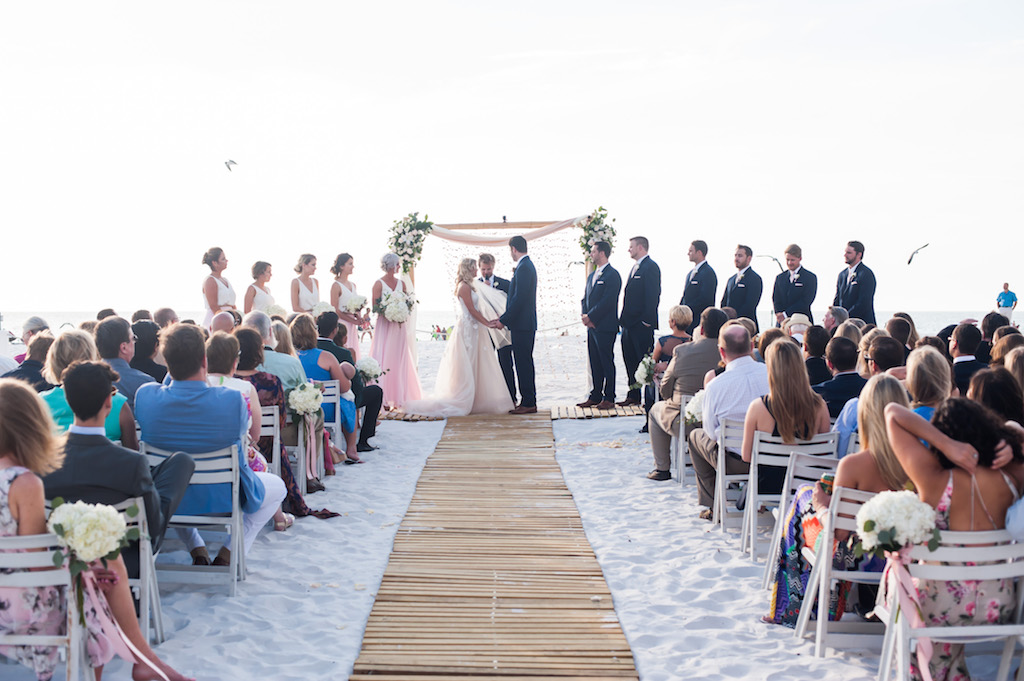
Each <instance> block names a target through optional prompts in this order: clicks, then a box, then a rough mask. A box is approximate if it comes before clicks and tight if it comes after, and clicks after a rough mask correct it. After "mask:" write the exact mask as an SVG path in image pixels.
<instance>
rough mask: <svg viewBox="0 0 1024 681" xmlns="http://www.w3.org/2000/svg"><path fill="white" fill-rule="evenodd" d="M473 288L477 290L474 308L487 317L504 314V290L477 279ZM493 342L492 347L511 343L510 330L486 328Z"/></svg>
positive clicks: (505, 300) (492, 317)
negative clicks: (477, 297)
mask: <svg viewBox="0 0 1024 681" xmlns="http://www.w3.org/2000/svg"><path fill="white" fill-rule="evenodd" d="M473 289H474V290H475V291H476V292H477V295H478V296H479V299H478V301H477V306H476V309H477V311H479V312H480V314H482V315H483V316H484V317H486V318H487V319H497V318H498V317H500V316H501V315H503V314H505V305H506V303H507V302H508V297H507V296H506V295H505V292H504V291H499V290H498V289H496V288H491V287H490V286H487V285H486V284H483V283H481V282H479V281H476V282H473ZM487 332H488V333H489V334H490V335H491V340H492V341H493V342H494V347H496V348H503V347H505V346H508V345H512V332H511V331H509V330H508V329H487Z"/></svg>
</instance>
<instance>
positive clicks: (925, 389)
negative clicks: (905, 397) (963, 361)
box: [907, 345, 953, 407]
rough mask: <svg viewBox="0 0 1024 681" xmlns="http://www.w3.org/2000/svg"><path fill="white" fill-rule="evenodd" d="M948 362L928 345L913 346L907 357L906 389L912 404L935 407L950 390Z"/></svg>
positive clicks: (950, 377) (951, 382)
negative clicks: (911, 398) (912, 399)
mask: <svg viewBox="0 0 1024 681" xmlns="http://www.w3.org/2000/svg"><path fill="white" fill-rule="evenodd" d="M952 384H953V380H952V376H950V372H949V362H947V361H946V358H945V357H943V356H942V353H941V352H939V351H938V350H936V349H935V348H933V347H932V346H930V345H922V346H921V347H919V348H914V350H913V351H912V352H911V353H910V356H909V357H907V390H909V391H910V395H911V397H913V398H914V406H920V405H922V404H925V405H928V406H929V407H937V406H939V404H940V403H941V402H942V401H943V400H944V399H946V398H947V397H949V393H950V390H952Z"/></svg>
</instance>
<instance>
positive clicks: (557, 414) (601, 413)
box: [551, 404, 646, 421]
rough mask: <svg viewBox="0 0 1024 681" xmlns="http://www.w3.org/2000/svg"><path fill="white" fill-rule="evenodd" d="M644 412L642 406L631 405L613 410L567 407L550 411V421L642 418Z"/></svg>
mask: <svg viewBox="0 0 1024 681" xmlns="http://www.w3.org/2000/svg"><path fill="white" fill-rule="evenodd" d="M645 414H646V412H645V411H644V407H643V405H642V404H631V405H630V406H628V407H618V406H617V407H615V408H614V409H594V408H593V407H585V408H581V407H577V406H576V405H568V406H561V407H555V408H554V409H552V410H551V420H552V421H557V420H558V419H606V418H611V417H613V416H644V415H645Z"/></svg>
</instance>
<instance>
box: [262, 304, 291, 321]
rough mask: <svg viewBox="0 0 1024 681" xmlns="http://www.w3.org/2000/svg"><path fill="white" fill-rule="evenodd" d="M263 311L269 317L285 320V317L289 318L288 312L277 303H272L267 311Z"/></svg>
mask: <svg viewBox="0 0 1024 681" xmlns="http://www.w3.org/2000/svg"><path fill="white" fill-rule="evenodd" d="M263 311H264V312H265V313H266V314H267V316H268V317H274V316H277V317H281V318H285V317H287V316H288V310H286V309H284V308H283V307H282V306H280V305H278V304H277V303H271V304H270V305H267V309H265V310H263Z"/></svg>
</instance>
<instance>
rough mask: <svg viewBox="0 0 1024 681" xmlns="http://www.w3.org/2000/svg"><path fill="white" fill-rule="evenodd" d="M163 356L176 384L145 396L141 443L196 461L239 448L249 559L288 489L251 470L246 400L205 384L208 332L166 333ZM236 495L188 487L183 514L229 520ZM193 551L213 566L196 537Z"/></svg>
mask: <svg viewBox="0 0 1024 681" xmlns="http://www.w3.org/2000/svg"><path fill="white" fill-rule="evenodd" d="M162 349H163V354H164V359H165V360H167V371H168V373H169V374H170V376H171V382H170V383H169V384H168V385H159V384H157V383H150V384H147V385H144V386H142V387H141V388H139V391H138V394H137V395H136V400H135V415H136V418H137V419H138V422H139V425H140V426H141V428H142V440H143V441H144V442H146V443H147V444H150V445H153V446H154V447H158V448H160V449H164V450H168V451H172V452H174V451H183V452H187V453H190V454H197V453H202V452H212V451H214V450H218V449H223V448H225V447H230V446H232V445H234V446H235V447H236V448H237V451H238V454H237V456H238V478H239V487H240V498H239V503H240V505H241V508H242V524H243V530H244V537H243V547H244V550H245V553H246V554H248V553H249V550H250V549H251V548H252V545H253V542H255V541H256V535H257V534H259V530H260V528H261V527H263V525H265V524H266V522H267V521H268V520H270V518H271V517H273V515H274V512H275V511H276V510H277V509H278V507H279V506H280V505H281V501H282V500H283V499H284V497H285V487H284V483H283V482H282V481H281V478H279V477H277V476H276V475H274V474H272V473H256V472H253V470H252V469H251V468H249V462H248V459H247V455H246V454H247V453H246V447H245V442H246V435H247V434H248V432H249V407H248V406H247V405H246V401H245V398H244V397H243V395H242V393H241V392H239V391H237V390H233V389H231V388H225V387H222V386H211V385H209V384H208V383H207V382H206V338H205V337H204V336H203V332H202V330H201V329H200V328H199V327H198V326H193V325H191V324H175V325H174V326H172V327H170V328H169V329H168V330H167V331H165V332H164V336H163V339H162ZM230 492H231V486H230V484H226V483H225V484H217V485H201V486H198V485H197V486H194V487H193V486H189V488H188V489H187V490H186V492H185V495H184V498H183V499H182V501H181V505H180V506H179V508H178V510H179V512H180V513H182V514H184V515H192V514H195V515H206V514H210V513H230V512H231V507H232V501H233V500H232V499H231V498H230ZM189 544H191V545H188V546H187V548H188V549H189V551H190V552H192V555H193V559H194V560H195V562H196V563H197V564H201V565H203V564H207V562H208V561H209V555H208V554H207V553H206V549H205V545H204V544H203V543H202V540H201V539H199V537H198V534H197V533H192V534H191V539H190V540H189ZM228 546H229V545H225V546H224V547H222V548H221V550H220V553H219V554H218V555H217V558H216V559H215V560H214V561H213V564H214V565H228V564H229V560H230V557H231V551H230V548H228Z"/></svg>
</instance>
